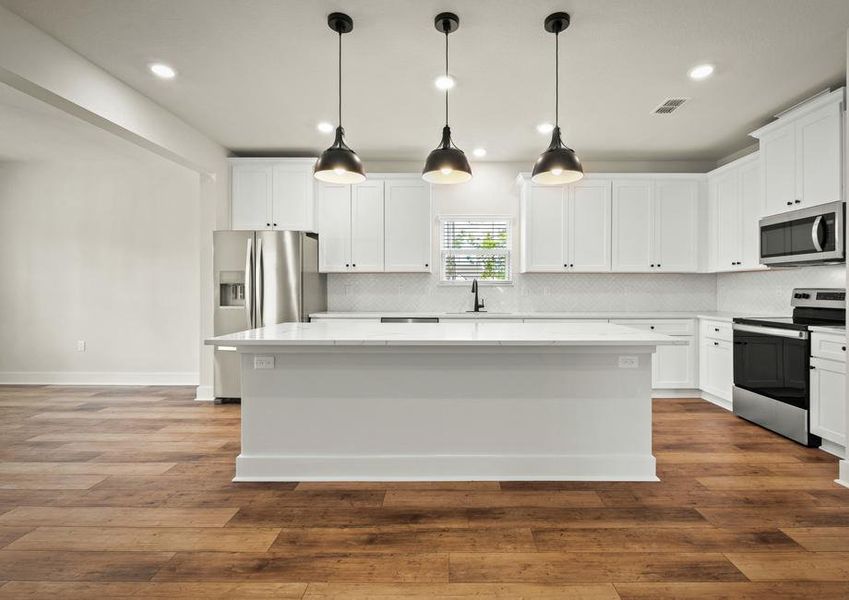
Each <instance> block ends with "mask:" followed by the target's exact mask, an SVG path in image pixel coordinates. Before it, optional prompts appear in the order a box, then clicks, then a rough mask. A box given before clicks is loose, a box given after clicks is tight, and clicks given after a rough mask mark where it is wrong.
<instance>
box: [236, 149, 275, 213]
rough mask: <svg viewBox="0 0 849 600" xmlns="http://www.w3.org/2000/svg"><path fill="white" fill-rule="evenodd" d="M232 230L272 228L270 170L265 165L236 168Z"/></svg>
mask: <svg viewBox="0 0 849 600" xmlns="http://www.w3.org/2000/svg"><path fill="white" fill-rule="evenodd" d="M231 178H232V179H231V183H232V196H231V208H232V216H231V227H232V229H269V228H271V223H272V221H271V197H272V192H271V179H272V173H271V168H269V166H268V165H266V164H251V163H247V164H238V165H233V170H232V175H231Z"/></svg>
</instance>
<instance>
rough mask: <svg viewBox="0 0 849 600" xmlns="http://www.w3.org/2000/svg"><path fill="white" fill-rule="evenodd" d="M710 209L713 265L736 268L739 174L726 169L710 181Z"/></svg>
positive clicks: (737, 254) (739, 213)
mask: <svg viewBox="0 0 849 600" xmlns="http://www.w3.org/2000/svg"><path fill="white" fill-rule="evenodd" d="M710 192H711V209H712V210H713V215H714V228H715V230H714V236H713V240H714V242H713V246H714V248H713V267H714V269H715V270H717V271H732V270H734V269H736V268H737V262H738V261H740V255H741V254H742V244H741V241H742V240H741V239H740V235H741V230H742V227H741V222H740V218H741V214H742V211H741V204H740V173H739V172H738V171H737V170H736V169H732V170H730V171H726V172H725V173H723V174H721V175H719V176H717V177H716V178H715V179H713V180H712V181H711V182H710Z"/></svg>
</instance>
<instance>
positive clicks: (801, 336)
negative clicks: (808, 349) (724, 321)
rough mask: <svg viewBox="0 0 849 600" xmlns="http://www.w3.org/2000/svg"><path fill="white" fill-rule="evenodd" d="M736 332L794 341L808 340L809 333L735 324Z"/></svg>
mask: <svg viewBox="0 0 849 600" xmlns="http://www.w3.org/2000/svg"><path fill="white" fill-rule="evenodd" d="M732 329H733V330H734V331H742V332H744V333H760V334H762V335H773V336H777V337H784V338H790V339H793V340H806V339H808V332H807V331H796V330H795V329H781V328H780V327H758V326H756V325H740V324H737V323H735V324H734V325H732Z"/></svg>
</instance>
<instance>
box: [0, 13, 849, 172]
mask: <svg viewBox="0 0 849 600" xmlns="http://www.w3.org/2000/svg"><path fill="white" fill-rule="evenodd" d="M0 4H3V5H5V6H6V7H8V8H10V9H11V10H13V11H14V12H16V13H18V14H19V15H21V16H22V17H24V18H25V19H27V20H29V21H30V22H32V23H33V24H35V25H36V26H37V27H39V28H41V29H43V30H45V31H47V32H48V33H50V34H51V35H53V36H54V37H56V38H58V39H59V40H60V41H62V42H63V43H65V44H66V45H68V46H70V47H71V48H73V49H74V50H76V51H78V52H79V53H81V54H82V55H84V56H86V57H87V58H88V59H90V60H91V61H93V62H94V63H96V64H98V65H100V66H102V67H103V68H104V69H106V70H107V71H109V72H111V73H112V74H114V75H115V76H117V77H118V78H120V79H122V80H124V81H126V82H127V83H129V84H130V85H132V86H133V87H135V88H137V89H138V90H140V91H141V92H142V93H144V94H146V95H147V96H149V97H151V98H153V99H154V100H156V101H157V102H159V103H160V104H162V105H163V106H165V107H166V108H168V109H169V110H171V111H173V112H174V113H176V114H178V115H179V116H181V117H183V118H184V119H185V120H186V121H188V122H189V123H191V124H193V125H194V126H196V127H197V128H198V129H200V130H201V131H203V132H205V133H207V134H208V135H209V136H210V137H212V138H213V139H215V140H216V141H218V142H220V143H221V144H223V145H224V146H226V147H228V148H230V149H232V150H234V151H245V152H250V151H280V152H289V153H300V152H316V151H319V150H321V149H322V148H323V147H324V146H327V145H329V143H330V137H329V136H327V135H326V134H320V133H318V132H317V131H316V129H315V125H316V123H317V122H318V121H320V120H330V121H332V120H334V115H335V101H336V40H335V34H333V33H332V32H331V31H330V30H329V29H328V28H327V25H326V21H325V19H326V15H327V14H328V13H329V12H332V11H334V10H344V11H346V12H348V13H349V14H351V16H352V17H353V18H354V31H353V33H352V34H350V35H347V36H345V38H344V41H343V44H344V48H345V58H344V62H345V68H344V80H345V107H344V113H343V122H344V125H345V129H346V131H347V140H348V142H349V144H350V145H351V146H352V147H353V148H354V149H355V150H357V151H358V152H359V153H360V154H361V156H363V158H365V159H383V160H387V159H403V160H418V159H422V160H423V158H424V156H425V155H426V153H427V152H428V151H429V150H430V149H431V148H432V147H434V146H435V145H436V144H437V142H438V141H439V136H440V128H441V125H442V109H443V103H442V99H441V96H440V95H439V93H438V92H437V90H436V89H435V88H434V86H433V79H434V77H435V76H436V75H437V74H439V72H440V69H441V68H442V61H443V56H442V51H443V39H442V37H441V35H440V34H439V33H437V32H436V31H435V29H434V28H433V24H432V21H433V17H434V15H435V14H436V13H437V12H440V11H443V10H453V11H455V12H457V13H458V14H459V16H460V29H459V31H458V32H457V33H455V34H452V36H451V50H452V56H451V62H452V72H453V74H454V75H455V76H456V78H457V80H458V86H457V88H456V91H455V93H452V104H451V115H452V116H451V122H452V129H453V131H454V138H455V142H456V143H457V144H458V145H460V146H461V147H462V148H464V149H465V150H467V152H468V151H470V150H471V149H472V148H473V147H475V146H478V145H482V146H485V147H486V148H487V150H488V151H489V154H488V156H487V159H488V160H512V161H528V162H529V163H530V162H531V161H533V160H534V159H535V158H536V156H537V155H538V154H539V152H540V151H541V150H542V149H543V148H544V147H545V146H546V144H547V139H546V137H545V136H541V135H540V134H539V133H537V132H536V130H535V125H536V124H537V123H539V122H541V121H546V120H552V119H553V116H554V115H553V80H552V79H553V78H552V75H553V69H554V64H553V60H554V57H553V53H554V48H553V45H554V39H553V36H552V35H551V34H547V33H545V32H544V30H543V28H542V21H543V19H544V17H545V16H546V15H547V14H549V13H550V12H553V11H555V10H566V11H569V12H570V13H572V18H573V21H572V27H571V28H570V29H569V30H568V31H567V32H565V33H564V34H563V35H562V36H561V126H562V127H563V129H564V131H565V132H566V141H567V143H569V144H570V145H572V146H573V147H574V148H575V149H576V150H577V151H578V153H579V155H580V156H582V157H583V158H584V159H585V160H586V159H590V160H716V159H719V158H721V157H723V156H726V155H727V154H730V153H732V152H734V151H736V150H739V149H741V148H743V147H745V146H747V145H749V144H750V143H751V142H752V140H751V139H750V138H747V136H746V134H747V133H748V132H749V131H751V130H753V129H755V128H756V127H757V126H759V125H761V124H763V123H764V122H766V121H767V120H768V119H769V116H770V115H771V114H773V113H775V112H777V111H778V110H780V109H782V108H785V107H787V106H789V105H791V104H793V103H795V102H796V101H798V100H800V99H802V98H804V97H805V96H807V95H809V94H811V93H813V92H815V91H819V90H820V89H822V88H824V87H826V86H828V85H834V84H839V83H842V81H843V79H844V78H845V65H846V41H845V40H846V31H847V28H849V1H847V0H745V1H744V0H641V1H634V0H561V1H559V2H555V1H549V0H533V1H522V2H516V1H513V0H453V2H446V1H445V0H415V1H413V0H407V1H399V0H359V1H357V2H350V1H349V2H343V1H341V0H336V1H328V0H314V1H295V0H278V1H272V0H180V1H174V0H145V1H143V2H140V1H138V0H0ZM152 61H163V62H167V63H169V64H171V65H173V66H174V67H175V68H176V69H177V70H178V71H179V76H178V78H177V79H176V80H174V81H160V80H157V79H155V78H153V77H152V76H151V75H150V73H149V72H148V71H147V64H148V63H150V62H152ZM702 62H712V63H715V64H716V66H717V70H716V74H715V75H714V77H712V78H711V79H708V80H706V81H703V82H692V81H690V80H689V79H688V78H687V75H686V74H687V71H688V69H689V68H690V67H692V66H694V65H696V64H698V63H702ZM679 95H681V96H687V97H691V98H692V101H691V102H690V103H689V104H688V105H686V106H685V107H684V108H682V109H681V110H680V111H679V112H678V113H676V114H674V115H672V116H669V117H659V116H653V115H650V114H649V113H650V111H651V110H652V109H653V108H654V107H655V106H656V105H657V104H659V103H660V102H661V101H662V100H663V99H665V98H666V97H669V96H679Z"/></svg>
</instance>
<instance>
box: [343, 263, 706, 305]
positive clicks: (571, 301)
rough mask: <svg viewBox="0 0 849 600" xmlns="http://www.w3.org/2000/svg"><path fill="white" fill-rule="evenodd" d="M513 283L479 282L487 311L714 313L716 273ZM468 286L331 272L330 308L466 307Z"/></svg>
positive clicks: (533, 278)
mask: <svg viewBox="0 0 849 600" xmlns="http://www.w3.org/2000/svg"><path fill="white" fill-rule="evenodd" d="M515 279H516V281H515V282H514V284H513V285H512V286H490V285H482V286H481V287H480V295H481V296H482V297H483V298H485V300H486V307H487V309H488V310H489V311H490V312H513V311H523V312H524V311H528V312H533V311H545V312H553V311H565V312H569V311H578V312H580V311H587V312H592V311H604V310H610V311H634V312H640V311H702V310H704V311H712V310H715V308H716V275H711V274H687V275H682V274H660V273H658V274H637V273H634V274H630V273H617V274H612V273H611V274H595V273H594V274H583V273H582V274H577V273H570V274H562V275H561V274H535V275H516V277H515ZM470 287H471V286H469V285H463V286H459V287H458V286H454V285H440V284H438V283H437V276H436V275H429V274H393V273H376V274H371V275H369V274H351V275H349V274H331V275H329V276H328V310H330V311H342V312H347V311H410V312H414V311H444V312H454V311H464V310H467V309H469V308H470V307H471V304H472V295H471V293H470Z"/></svg>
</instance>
